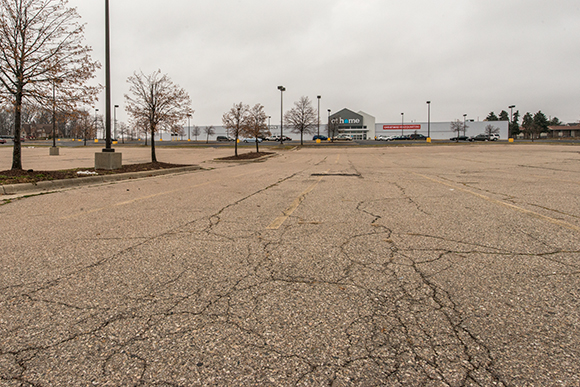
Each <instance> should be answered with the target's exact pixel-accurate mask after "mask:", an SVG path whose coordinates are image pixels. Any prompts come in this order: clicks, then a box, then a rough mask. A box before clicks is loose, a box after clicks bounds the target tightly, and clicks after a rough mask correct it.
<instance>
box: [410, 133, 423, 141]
mask: <svg viewBox="0 0 580 387" xmlns="http://www.w3.org/2000/svg"><path fill="white" fill-rule="evenodd" d="M409 140H427V136H425V135H423V134H420V133H413V134H410V135H409Z"/></svg>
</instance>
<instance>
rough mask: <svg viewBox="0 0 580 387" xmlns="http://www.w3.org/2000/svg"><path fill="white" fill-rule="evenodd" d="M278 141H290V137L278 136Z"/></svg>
mask: <svg viewBox="0 0 580 387" xmlns="http://www.w3.org/2000/svg"><path fill="white" fill-rule="evenodd" d="M278 141H292V139H291V138H290V137H288V136H282V138H281V139H280V138H279V139H278Z"/></svg>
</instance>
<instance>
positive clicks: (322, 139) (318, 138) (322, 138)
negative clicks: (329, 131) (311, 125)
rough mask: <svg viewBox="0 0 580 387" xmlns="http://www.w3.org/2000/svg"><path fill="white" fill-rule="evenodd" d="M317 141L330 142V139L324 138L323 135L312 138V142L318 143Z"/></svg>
mask: <svg viewBox="0 0 580 387" xmlns="http://www.w3.org/2000/svg"><path fill="white" fill-rule="evenodd" d="M316 140H321V141H326V140H328V137H326V136H323V135H322V134H320V135H316V136H314V137H312V141H316Z"/></svg>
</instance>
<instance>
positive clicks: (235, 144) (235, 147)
mask: <svg viewBox="0 0 580 387" xmlns="http://www.w3.org/2000/svg"><path fill="white" fill-rule="evenodd" d="M234 149H235V150H234V153H235V155H236V157H238V136H236V139H235V140H234Z"/></svg>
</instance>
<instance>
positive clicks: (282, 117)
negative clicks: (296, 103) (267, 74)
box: [278, 86, 286, 145]
mask: <svg viewBox="0 0 580 387" xmlns="http://www.w3.org/2000/svg"><path fill="white" fill-rule="evenodd" d="M278 90H280V145H283V144H284V92H285V91H286V88H285V87H284V86H278Z"/></svg>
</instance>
